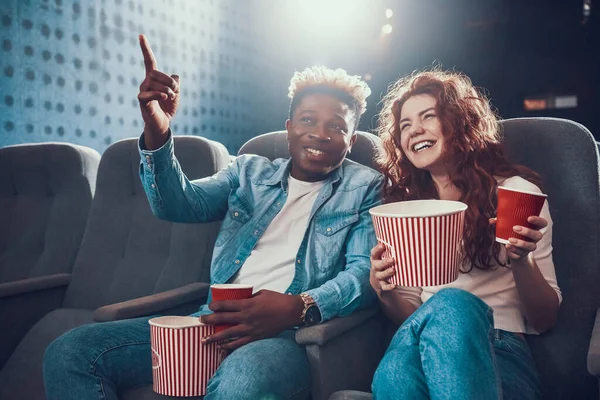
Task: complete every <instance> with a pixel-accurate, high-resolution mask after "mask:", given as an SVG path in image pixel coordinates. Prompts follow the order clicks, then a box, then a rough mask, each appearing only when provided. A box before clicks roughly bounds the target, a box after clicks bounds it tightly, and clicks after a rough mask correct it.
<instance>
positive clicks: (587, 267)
mask: <svg viewBox="0 0 600 400" xmlns="http://www.w3.org/2000/svg"><path fill="white" fill-rule="evenodd" d="M502 125H503V128H504V134H505V143H506V147H507V151H508V154H509V156H510V158H511V159H512V160H513V161H515V162H517V163H520V164H524V165H526V166H528V167H530V168H532V169H534V170H535V171H537V172H539V173H540V174H541V176H542V180H543V190H544V191H545V193H547V194H548V200H549V202H550V213H551V215H552V219H553V222H554V236H553V247H554V251H553V257H554V264H555V268H556V274H557V279H558V284H559V286H560V288H561V290H562V293H563V298H564V301H563V303H562V306H561V309H560V312H559V317H558V323H557V324H556V326H555V327H554V328H553V329H552V330H551V331H549V332H548V333H545V334H543V335H540V336H533V335H530V336H528V342H529V344H530V346H531V349H532V352H533V356H534V360H535V363H536V365H537V368H538V370H539V372H540V375H541V380H542V389H543V391H544V396H545V398H548V399H592V398H598V381H597V379H595V378H594V377H592V376H591V375H590V374H589V373H588V371H586V356H587V353H588V347H589V346H590V336H591V334H592V328H593V325H594V319H595V317H596V311H597V310H598V308H599V307H600V296H599V295H598V288H599V287H600V258H599V243H598V240H599V239H600V238H599V236H598V228H599V225H600V220H599V205H600V202H599V200H600V178H599V168H600V166H599V161H598V148H597V146H596V142H595V141H594V137H593V136H592V135H591V133H590V132H589V131H588V130H587V129H586V128H585V127H584V126H582V125H580V124H577V123H575V122H572V121H568V120H562V119H555V118H517V119H510V120H506V121H503V123H502ZM599 334H600V333H599ZM599 340H600V338H599ZM595 349H596V353H593V350H594V348H593V346H592V348H591V349H590V350H592V352H591V353H590V357H591V358H590V359H588V362H589V364H588V365H589V366H590V367H592V368H593V367H594V366H596V365H600V360H598V359H597V358H594V356H598V355H599V353H600V351H598V348H597V347H596V348H595ZM594 360H595V361H594ZM590 361H591V362H590ZM373 372H374V371H369V372H368V373H369V375H370V376H371V377H372V375H373ZM594 372H595V373H596V376H600V371H599V370H598V369H594ZM347 389H353V388H352V387H347ZM341 395H342V394H340V396H341ZM336 396H337V394H336ZM343 396H345V397H332V399H336V398H337V399H342V398H343V399H363V398H365V397H364V394H359V393H356V397H353V396H352V393H350V392H345V393H343ZM359 396H363V397H359Z"/></svg>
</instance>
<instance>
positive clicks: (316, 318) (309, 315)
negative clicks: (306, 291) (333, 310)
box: [305, 305, 321, 325]
mask: <svg viewBox="0 0 600 400" xmlns="http://www.w3.org/2000/svg"><path fill="white" fill-rule="evenodd" d="M319 322H321V311H320V310H319V307H317V306H316V305H313V306H310V307H308V310H306V317H305V323H306V325H315V324H318V323H319Z"/></svg>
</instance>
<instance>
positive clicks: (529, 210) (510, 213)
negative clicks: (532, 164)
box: [496, 186, 548, 244]
mask: <svg viewBox="0 0 600 400" xmlns="http://www.w3.org/2000/svg"><path fill="white" fill-rule="evenodd" d="M546 197H548V196H547V195H545V194H543V193H536V192H530V191H527V190H518V189H511V188H506V187H502V186H498V209H497V211H496V217H497V220H496V241H497V242H500V243H504V244H507V243H508V239H509V238H511V237H514V238H517V239H523V240H529V239H527V238H525V237H524V236H522V235H519V234H517V233H516V232H515V231H514V230H513V227H514V226H515V225H521V226H525V227H528V228H533V227H534V226H533V225H531V224H530V223H529V222H527V218H529V217H530V216H532V215H535V216H539V215H540V211H542V207H543V206H544V202H545V201H546Z"/></svg>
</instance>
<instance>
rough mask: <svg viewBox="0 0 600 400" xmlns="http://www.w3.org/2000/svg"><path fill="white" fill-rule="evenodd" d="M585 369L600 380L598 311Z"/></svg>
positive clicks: (599, 325)
mask: <svg viewBox="0 0 600 400" xmlns="http://www.w3.org/2000/svg"><path fill="white" fill-rule="evenodd" d="M587 368H588V372H589V373H590V374H591V375H594V376H595V377H597V378H600V309H599V310H598V311H597V312H596V323H595V324H594V330H593V331H592V338H591V340H590V348H589V350H588V357H587Z"/></svg>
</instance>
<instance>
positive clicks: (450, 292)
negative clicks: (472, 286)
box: [425, 288, 491, 319]
mask: <svg viewBox="0 0 600 400" xmlns="http://www.w3.org/2000/svg"><path fill="white" fill-rule="evenodd" d="M430 302H431V303H430ZM427 303H429V306H430V307H431V308H433V309H434V310H435V312H436V313H443V314H445V315H447V316H452V317H454V318H457V319H462V318H465V317H466V318H468V317H469V316H480V317H484V318H487V317H488V315H491V308H490V307H489V306H488V305H487V304H485V302H483V300H481V299H480V298H479V297H477V296H475V295H474V294H471V293H469V292H467V291H466V290H462V289H455V288H446V289H442V290H440V291H439V292H437V293H436V294H435V295H433V297H432V298H431V299H430V300H428V301H427ZM427 303H425V304H427Z"/></svg>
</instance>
